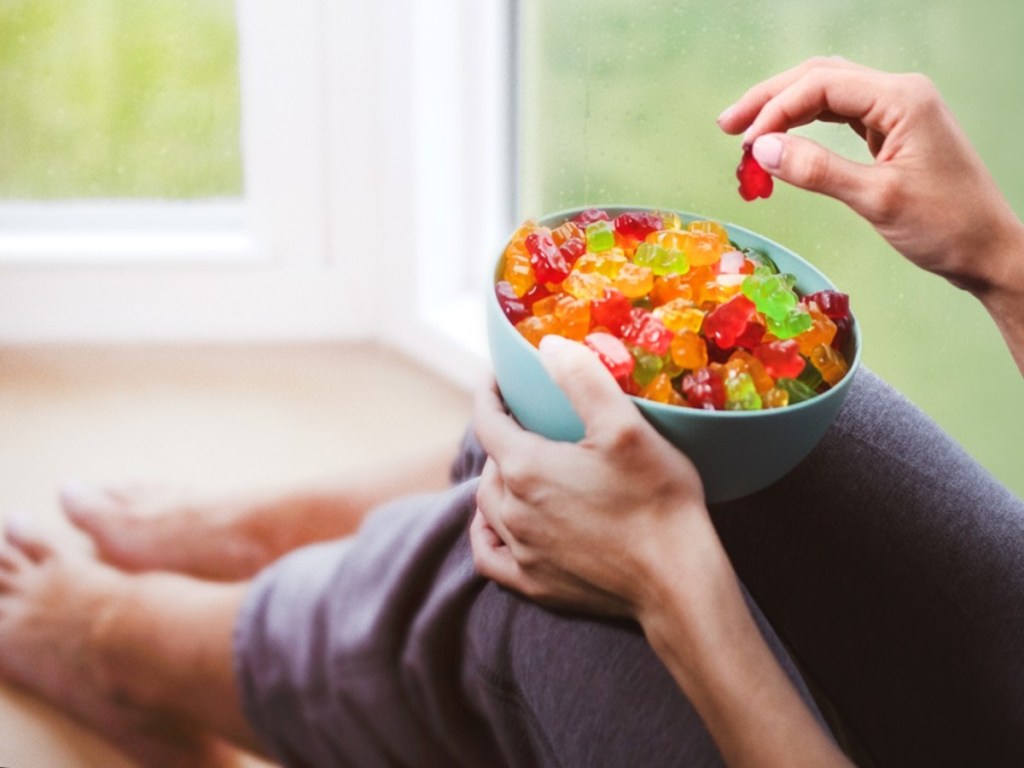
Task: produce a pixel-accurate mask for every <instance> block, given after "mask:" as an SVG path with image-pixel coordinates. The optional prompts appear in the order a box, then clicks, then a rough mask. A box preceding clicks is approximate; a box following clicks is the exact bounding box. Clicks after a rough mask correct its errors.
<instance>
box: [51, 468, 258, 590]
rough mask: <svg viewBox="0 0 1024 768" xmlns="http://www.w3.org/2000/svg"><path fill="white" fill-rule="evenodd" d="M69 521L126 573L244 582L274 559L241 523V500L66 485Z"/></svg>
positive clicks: (135, 488) (134, 488) (64, 501)
mask: <svg viewBox="0 0 1024 768" xmlns="http://www.w3.org/2000/svg"><path fill="white" fill-rule="evenodd" d="M60 501H61V506H62V507H63V508H64V512H65V514H66V515H67V517H68V519H69V520H70V521H71V522H72V523H73V524H74V525H75V526H77V527H78V528H79V529H81V530H82V531H84V532H85V533H86V534H87V535H88V536H89V537H90V538H91V539H92V540H93V542H94V544H95V546H96V552H97V555H98V556H99V557H100V558H101V559H102V560H104V561H106V562H107V563H110V564H111V565H115V566H117V567H118V568H120V569H122V570H126V571H132V572H141V571H153V570H167V571H176V572H178V573H185V574H189V575H192V576H196V577H199V578H204V579H214V580H218V581H234V580H241V579H246V578H249V577H251V576H252V575H254V574H255V573H256V572H257V571H258V570H259V569H260V568H262V567H263V566H265V565H267V564H268V563H269V562H270V561H271V560H272V559H273V557H274V554H273V547H272V546H271V543H270V542H265V541H261V540H260V537H259V532H258V531H253V530H250V529H249V528H247V527H246V526H245V525H244V524H243V522H244V519H245V517H246V516H245V513H244V510H241V509H239V504H238V503H237V502H213V501H204V500H199V499H193V498H188V497H186V496H184V495H183V494H179V493H174V492H172V491H168V490H166V489H163V488H159V487H151V486H141V485H140V486H126V487H123V488H109V489H99V488H89V487H84V486H79V485H77V484H76V485H68V486H66V487H65V488H64V489H63V490H62V491H61V495H60Z"/></svg>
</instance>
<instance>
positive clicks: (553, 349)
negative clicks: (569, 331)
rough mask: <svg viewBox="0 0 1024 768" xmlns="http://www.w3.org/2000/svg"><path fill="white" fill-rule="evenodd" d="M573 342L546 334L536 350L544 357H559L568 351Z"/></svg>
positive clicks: (562, 337) (555, 335)
mask: <svg viewBox="0 0 1024 768" xmlns="http://www.w3.org/2000/svg"><path fill="white" fill-rule="evenodd" d="M572 343H573V342H571V341H569V340H568V339H567V338H565V337H564V336H558V335H557V334H553V333H552V334H548V335H547V336H545V337H544V338H542V339H541V340H540V345H539V346H538V349H539V350H540V351H541V352H543V353H544V354H545V355H559V354H562V352H564V351H565V350H566V349H568V348H569V347H570V346H571V345H572Z"/></svg>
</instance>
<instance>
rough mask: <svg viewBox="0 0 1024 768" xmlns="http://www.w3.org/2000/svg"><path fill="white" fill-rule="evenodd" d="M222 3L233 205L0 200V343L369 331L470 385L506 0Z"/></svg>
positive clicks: (505, 73) (496, 145)
mask: <svg viewBox="0 0 1024 768" xmlns="http://www.w3.org/2000/svg"><path fill="white" fill-rule="evenodd" d="M237 15H238V24H239V40H240V45H239V47H240V62H239V66H240V74H241V88H242V94H241V96H242V151H243V157H244V176H245V198H244V200H215V201H198V202H178V203H175V202H164V201H106V202H103V201H88V202H87V201H76V202H73V203H30V204H22V203H9V204H0V344H39V343H53V342H57V343H123V342H160V341H167V342H176V343H181V342H186V343H187V342H239V341H246V342H252V341H256V342H261V341H290V340H347V341H351V340H359V341H363V340H365V341H376V342H382V343H386V344H391V345H394V346H396V347H398V348H399V349H401V350H402V351H404V352H405V353H406V354H409V355H411V356H413V357H415V358H416V359H418V360H421V361H422V362H424V363H425V364H428V365H430V366H431V367H433V368H435V369H437V370H439V371H441V372H442V373H444V374H446V375H448V376H451V377H452V378H453V379H455V380H456V381H461V382H465V383H469V382H470V381H475V379H476V378H477V377H478V375H479V373H480V371H481V370H482V368H483V367H484V365H485V363H484V361H485V359H486V354H485V350H484V342H483V332H482V323H483V321H482V311H481V308H482V298H481V297H482V296H483V291H484V290H486V284H487V282H488V281H487V276H486V273H487V267H488V265H489V264H490V263H491V262H492V261H493V258H494V256H495V255H496V250H497V248H498V247H499V244H500V241H501V239H502V238H503V237H504V235H505V234H506V233H507V231H508V229H509V228H510V226H511V224H512V220H513V215H514V210H515V208H514V191H513V190H514V182H513V179H514V173H513V168H514V163H515V158H514V155H515V152H514V142H513V139H512V137H513V135H514V131H513V128H512V125H513V107H514V89H513V88H512V84H513V83H514V81H515V77H514V61H513V57H514V40H515V23H514V20H515V18H516V8H515V0H487V2H484V3H481V2H479V0H389V2H387V3H362V2H358V0H310V2H303V3H279V2H275V0H237ZM467 222H471V224H467Z"/></svg>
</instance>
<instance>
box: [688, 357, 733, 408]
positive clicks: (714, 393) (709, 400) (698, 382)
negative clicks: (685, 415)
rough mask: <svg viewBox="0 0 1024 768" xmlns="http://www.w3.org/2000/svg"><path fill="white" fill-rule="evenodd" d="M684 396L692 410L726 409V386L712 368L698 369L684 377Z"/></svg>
mask: <svg viewBox="0 0 1024 768" xmlns="http://www.w3.org/2000/svg"><path fill="white" fill-rule="evenodd" d="M683 395H684V396H685V397H686V402H688V403H689V404H690V406H691V407H692V408H702V409H704V410H705V411H721V410H723V409H724V408H725V385H724V384H723V383H722V380H721V379H720V378H718V376H716V375H715V373H714V371H712V370H711V369H710V368H698V369H697V370H696V371H694V372H693V373H688V374H686V375H685V376H683Z"/></svg>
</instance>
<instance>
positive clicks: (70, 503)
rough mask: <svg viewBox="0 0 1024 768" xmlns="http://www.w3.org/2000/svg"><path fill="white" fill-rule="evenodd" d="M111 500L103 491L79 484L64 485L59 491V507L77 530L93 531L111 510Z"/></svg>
mask: <svg viewBox="0 0 1024 768" xmlns="http://www.w3.org/2000/svg"><path fill="white" fill-rule="evenodd" d="M111 502H112V499H111V498H110V495H109V494H108V493H106V492H105V491H102V490H99V489H97V488H93V487H90V486H87V485H82V484H81V483H65V485H64V486H63V487H62V488H61V489H60V506H61V509H63V510H64V514H65V515H66V516H67V518H68V519H69V520H70V521H71V522H72V523H73V524H74V525H76V526H77V527H78V528H82V529H84V530H86V531H91V530H93V529H94V528H95V527H96V526H97V525H99V524H101V522H102V519H103V516H104V514H105V513H109V511H110V509H111Z"/></svg>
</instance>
